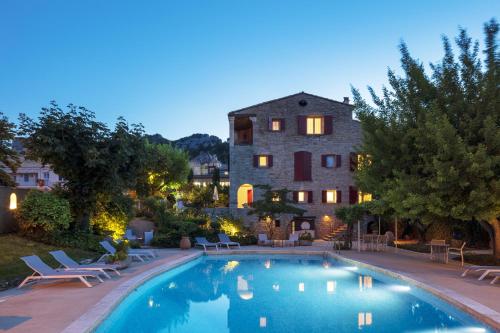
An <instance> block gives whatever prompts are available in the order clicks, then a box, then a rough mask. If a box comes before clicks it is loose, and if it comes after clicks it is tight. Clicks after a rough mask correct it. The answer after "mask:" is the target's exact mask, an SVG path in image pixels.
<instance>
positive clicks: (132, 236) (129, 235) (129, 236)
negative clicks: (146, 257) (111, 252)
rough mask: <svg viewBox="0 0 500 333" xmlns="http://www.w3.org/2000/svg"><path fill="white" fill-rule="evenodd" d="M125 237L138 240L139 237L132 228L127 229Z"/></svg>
mask: <svg viewBox="0 0 500 333" xmlns="http://www.w3.org/2000/svg"><path fill="white" fill-rule="evenodd" d="M123 238H125V239H128V240H129V241H136V240H137V237H136V236H135V235H134V233H133V232H132V229H127V230H125V235H124V236H123Z"/></svg>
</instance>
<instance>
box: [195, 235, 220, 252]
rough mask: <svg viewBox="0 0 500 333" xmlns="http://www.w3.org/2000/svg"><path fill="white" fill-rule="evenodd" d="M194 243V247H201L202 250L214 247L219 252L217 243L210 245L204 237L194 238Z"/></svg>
mask: <svg viewBox="0 0 500 333" xmlns="http://www.w3.org/2000/svg"><path fill="white" fill-rule="evenodd" d="M194 239H195V240H196V243H194V246H203V250H204V251H206V250H207V247H215V250H216V251H219V243H211V242H209V241H208V240H207V239H206V238H205V237H195V238H194Z"/></svg>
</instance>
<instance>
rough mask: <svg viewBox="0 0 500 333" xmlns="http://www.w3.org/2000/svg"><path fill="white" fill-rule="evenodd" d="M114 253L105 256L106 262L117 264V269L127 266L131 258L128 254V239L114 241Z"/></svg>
mask: <svg viewBox="0 0 500 333" xmlns="http://www.w3.org/2000/svg"><path fill="white" fill-rule="evenodd" d="M113 246H114V247H115V249H116V253H115V254H113V255H109V256H107V257H106V263H108V264H114V265H118V269H124V268H127V267H128V266H129V265H130V262H131V260H132V259H130V257H129V256H128V248H129V245H128V241H123V242H120V243H114V244H113Z"/></svg>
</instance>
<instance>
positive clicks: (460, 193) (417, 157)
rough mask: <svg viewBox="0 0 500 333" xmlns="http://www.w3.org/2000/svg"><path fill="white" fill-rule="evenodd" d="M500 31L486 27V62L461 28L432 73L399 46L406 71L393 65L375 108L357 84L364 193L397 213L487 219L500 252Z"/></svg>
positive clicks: (428, 218) (494, 24) (422, 217)
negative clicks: (386, 85) (400, 71)
mask: <svg viewBox="0 0 500 333" xmlns="http://www.w3.org/2000/svg"><path fill="white" fill-rule="evenodd" d="M498 29H499V25H498V23H497V22H496V21H495V20H491V21H490V22H488V23H487V24H485V28H484V32H485V49H484V50H483V54H484V60H482V59H481V56H480V50H479V43H478V42H473V41H472V39H471V38H470V37H469V36H468V34H467V32H466V31H465V30H463V29H461V30H460V33H459V35H458V37H457V38H456V39H455V42H456V45H457V47H458V56H456V55H455V54H454V53H453V48H452V45H451V42H450V41H449V40H448V39H447V38H443V47H444V57H443V59H442V60H441V62H440V63H438V64H431V66H430V67H431V75H428V74H427V73H426V71H425V69H424V66H423V65H422V64H421V63H420V62H419V61H418V60H416V59H415V58H413V57H412V56H411V55H410V53H409V51H408V48H407V46H406V45H405V44H401V46H400V50H401V55H402V57H401V65H402V70H403V75H402V76H398V75H396V74H395V73H394V72H393V71H392V70H389V73H388V77H389V84H390V88H387V87H384V88H383V89H382V96H381V97H380V96H378V95H377V94H375V92H374V91H373V89H371V88H370V92H371V95H372V100H373V105H370V104H368V103H367V102H366V101H365V100H363V98H362V97H361V96H360V94H359V92H358V91H357V90H356V89H353V94H354V99H355V104H356V111H357V116H358V118H359V119H360V121H361V124H362V129H363V144H362V145H361V147H360V148H359V150H360V152H362V153H364V154H366V155H368V156H369V158H366V159H364V160H363V161H362V163H361V165H360V168H359V170H358V172H357V173H356V180H357V183H358V186H359V188H360V189H361V190H363V191H365V192H371V193H373V194H374V195H375V197H376V198H379V199H382V200H383V202H384V204H385V205H387V209H388V210H393V211H394V212H395V214H396V215H397V216H401V217H405V218H409V219H413V220H418V221H419V222H422V223H424V224H429V223H432V222H433V221H438V220H439V221H471V220H478V221H480V222H482V223H483V225H485V226H486V227H487V229H488V231H489V232H490V234H491V236H492V240H494V241H495V242H494V249H495V254H496V256H497V257H500V222H499V220H498V216H500V180H499V178H500V177H499V176H500V130H499V129H500V110H499V102H500V100H499V98H500V96H499V89H500V82H499V80H500V74H499V68H500V67H499V61H500V60H499V59H500V56H499V53H498V39H497V36H498Z"/></svg>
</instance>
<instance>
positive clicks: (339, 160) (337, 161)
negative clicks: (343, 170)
mask: <svg viewBox="0 0 500 333" xmlns="http://www.w3.org/2000/svg"><path fill="white" fill-rule="evenodd" d="M341 166H342V155H335V167H336V168H340V167H341Z"/></svg>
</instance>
